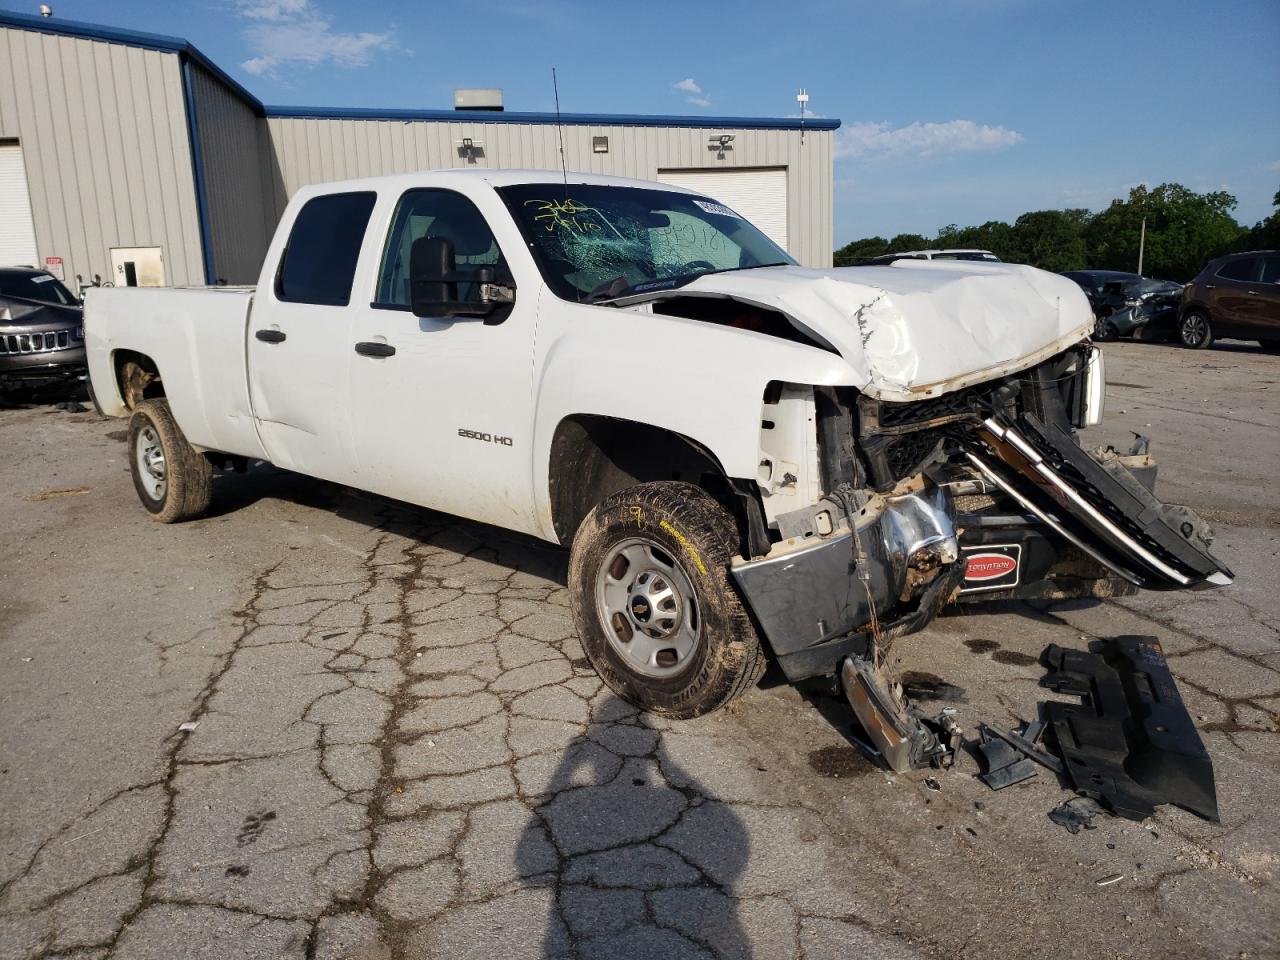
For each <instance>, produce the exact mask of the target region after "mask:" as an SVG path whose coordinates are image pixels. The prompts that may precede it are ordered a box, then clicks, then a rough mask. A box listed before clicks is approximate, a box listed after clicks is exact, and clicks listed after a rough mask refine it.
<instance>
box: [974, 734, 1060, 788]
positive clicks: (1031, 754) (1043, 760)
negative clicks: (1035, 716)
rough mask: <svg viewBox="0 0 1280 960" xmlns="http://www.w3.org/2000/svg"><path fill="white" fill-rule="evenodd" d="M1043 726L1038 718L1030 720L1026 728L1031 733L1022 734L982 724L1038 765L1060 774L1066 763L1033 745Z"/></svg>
mask: <svg viewBox="0 0 1280 960" xmlns="http://www.w3.org/2000/svg"><path fill="white" fill-rule="evenodd" d="M1043 727H1044V725H1043V724H1041V723H1040V722H1039V721H1038V720H1035V721H1032V722H1031V723H1029V724H1027V730H1028V731H1033V735H1032V736H1024V735H1023V734H1017V733H1010V732H1009V731H1008V730H1001V729H1000V728H999V727H996V726H992V725H991V724H989V723H984V724H983V725H982V728H983V730H985V731H986V732H987V733H991V734H994V735H995V736H997V737H999V738H1000V739H1001V740H1003V741H1004V742H1005V743H1007V744H1009V746H1011V747H1013V749H1015V750H1017V751H1018V752H1019V753H1021V754H1023V755H1024V756H1026V757H1028V758H1029V759H1031V760H1034V761H1035V762H1036V763H1038V764H1040V766H1042V767H1048V768H1049V769H1050V770H1052V771H1053V772H1054V773H1056V774H1058V776H1062V775H1063V773H1064V772H1065V770H1064V768H1065V766H1066V765H1065V764H1064V763H1063V762H1062V761H1061V760H1059V759H1058V758H1057V757H1055V756H1053V754H1051V753H1048V752H1046V751H1044V750H1041V749H1040V748H1039V747H1037V746H1036V745H1035V742H1034V738H1038V737H1039V736H1040V732H1041V730H1042V729H1043Z"/></svg>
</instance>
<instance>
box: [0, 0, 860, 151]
mask: <svg viewBox="0 0 1280 960" xmlns="http://www.w3.org/2000/svg"><path fill="white" fill-rule="evenodd" d="M0 26H3V27H16V28H18V29H19V30H35V31H38V32H40V33H50V34H55V35H58V36H63V37H79V38H81V39H85V40H104V41H106V42H108V43H121V44H126V45H128V46H131V47H142V48H143V49H146V50H160V51H163V52H165V53H177V54H180V55H182V56H185V57H188V58H190V59H191V60H192V61H193V62H195V63H196V64H198V65H199V66H200V67H202V68H203V69H205V70H207V71H208V72H209V73H211V74H213V75H214V76H215V77H217V78H218V80H220V81H221V82H222V83H224V84H226V86H227V87H228V88H230V90H231V91H232V92H233V93H235V94H236V96H238V97H240V99H242V100H244V102H245V103H247V104H249V106H250V107H252V108H253V110H254V112H255V113H257V114H258V115H259V116H268V117H280V118H281V119H288V118H298V119H317V120H435V121H442V120H443V121H452V122H454V123H543V124H554V123H555V122H556V115H555V114H554V113H513V112H506V111H497V110H398V109H385V110H384V109H376V108H366V107H278V106H270V107H268V106H263V104H262V101H261V100H259V99H258V98H257V97H255V96H254V95H253V94H251V93H250V92H249V91H248V90H246V89H245V88H244V87H242V86H241V85H240V84H239V83H237V82H236V81H235V80H233V79H232V78H231V77H230V76H229V75H228V74H227V73H226V71H225V70H223V69H222V68H221V67H219V66H218V65H217V64H216V63H214V62H213V61H212V60H210V59H209V58H208V57H206V56H205V55H204V54H203V53H201V52H200V51H199V50H198V49H196V47H194V46H192V44H191V42H190V41H189V40H184V39H183V38H182V37H167V36H164V35H162V34H159V33H142V32H140V31H137V30H122V29H120V28H118V27H104V26H100V25H98V24H96V23H83V22H80V21H77V20H61V19H59V18H57V17H39V16H29V15H27V14H24V13H14V12H12V11H10V10H0ZM559 119H560V122H561V123H563V124H565V125H568V126H592V127H714V128H718V129H728V130H799V129H801V123H800V120H799V119H798V118H796V117H787V118H782V117H689V116H683V117H682V116H652V117H651V116H644V115H642V114H625V113H623V114H614V113H565V114H561V115H560V118H559ZM839 127H840V121H839V120H833V119H827V118H817V117H815V118H813V119H806V120H805V122H804V124H803V129H805V130H836V129H839Z"/></svg>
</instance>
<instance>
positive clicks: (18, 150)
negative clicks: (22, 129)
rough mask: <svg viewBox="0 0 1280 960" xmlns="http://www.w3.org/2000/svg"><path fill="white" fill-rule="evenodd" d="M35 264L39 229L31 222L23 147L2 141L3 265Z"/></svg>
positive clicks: (0, 207)
mask: <svg viewBox="0 0 1280 960" xmlns="http://www.w3.org/2000/svg"><path fill="white" fill-rule="evenodd" d="M18 263H21V264H27V265H30V266H35V265H36V231H35V229H34V228H33V227H32V225H31V196H30V194H28V193H27V168H26V166H24V165H23V163H22V147H21V146H19V145H18V144H16V143H5V144H0V267H4V266H13V265H14V264H18Z"/></svg>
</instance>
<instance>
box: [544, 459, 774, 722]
mask: <svg viewBox="0 0 1280 960" xmlns="http://www.w3.org/2000/svg"><path fill="white" fill-rule="evenodd" d="M738 542H739V537H738V531H737V527H736V525H735V524H734V521H733V518H732V517H731V516H730V515H729V514H728V513H727V512H726V511H725V509H724V508H723V507H721V506H720V504H719V503H717V502H716V501H715V500H713V499H712V498H711V497H710V496H708V495H707V494H706V493H704V492H703V491H702V490H700V489H699V488H698V487H695V486H693V485H692V484H688V483H678V482H674V481H663V482H659V483H646V484H641V485H640V486H636V487H630V488H628V489H626V490H622V491H619V492H618V493H615V494H613V495H612V496H610V497H608V498H606V499H605V500H604V502H603V503H601V504H599V505H598V506H597V507H596V508H595V509H594V510H592V511H591V512H590V513H589V514H588V515H587V518H586V519H585V520H584V521H583V522H582V526H581V527H580V528H579V529H578V532H577V534H576V536H575V537H574V541H573V550H572V552H571V554H570V557H569V589H570V593H571V597H572V601H573V614H574V620H575V622H576V624H577V628H578V636H579V637H580V638H581V640H582V646H583V650H584V651H585V652H586V654H587V657H588V659H589V660H590V661H591V663H592V666H594V667H595V669H596V672H597V673H599V674H600V678H601V679H602V680H604V682H605V683H606V684H607V685H608V686H609V688H610V689H612V690H613V691H614V692H615V693H616V694H618V696H620V697H622V698H623V699H624V700H627V701H629V702H631V703H633V704H635V705H636V706H638V707H640V708H642V709H644V710H647V711H649V712H651V713H656V714H660V715H662V716H667V717H675V718H678V719H687V718H689V717H697V716H701V715H702V714H705V713H710V712H711V711H712V710H715V709H717V708H718V707H721V706H724V705H725V704H726V703H728V702H729V701H730V700H732V699H734V698H735V697H737V696H738V695H739V694H741V693H742V692H743V691H745V690H747V689H749V688H750V687H752V686H754V685H755V683H756V681H758V680H759V679H760V676H761V674H763V673H764V667H765V660H764V651H763V650H762V649H761V646H760V641H759V639H758V638H757V636H756V632H755V628H754V627H753V626H752V624H751V619H750V617H749V616H748V615H747V612H746V609H745V608H744V607H743V604H742V601H741V599H739V597H738V594H737V592H736V591H735V589H734V587H733V584H732V583H731V582H730V579H729V561H730V559H731V558H732V557H733V556H734V555H735V554H736V553H737V552H738Z"/></svg>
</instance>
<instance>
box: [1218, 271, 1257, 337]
mask: <svg viewBox="0 0 1280 960" xmlns="http://www.w3.org/2000/svg"><path fill="white" fill-rule="evenodd" d="M1261 269H1262V258H1261V257H1239V258H1237V259H1235V260H1228V261H1227V262H1226V263H1224V264H1223V265H1222V266H1221V267H1219V268H1218V273H1217V275H1216V276H1215V277H1213V279H1212V280H1210V281H1209V283H1207V284H1206V285H1205V286H1206V287H1207V288H1208V290H1209V304H1210V310H1211V312H1212V317H1213V322H1214V326H1215V327H1216V328H1217V329H1216V333H1217V334H1218V336H1228V337H1234V336H1243V337H1247V336H1249V330H1250V328H1251V327H1252V326H1253V323H1252V319H1251V313H1252V312H1253V308H1254V304H1253V303H1251V302H1250V301H1251V300H1253V299H1254V298H1255V297H1256V293H1254V292H1253V290H1254V288H1255V287H1256V286H1257V279H1258V274H1259V272H1260V271H1261Z"/></svg>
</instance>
